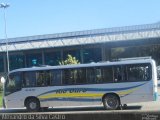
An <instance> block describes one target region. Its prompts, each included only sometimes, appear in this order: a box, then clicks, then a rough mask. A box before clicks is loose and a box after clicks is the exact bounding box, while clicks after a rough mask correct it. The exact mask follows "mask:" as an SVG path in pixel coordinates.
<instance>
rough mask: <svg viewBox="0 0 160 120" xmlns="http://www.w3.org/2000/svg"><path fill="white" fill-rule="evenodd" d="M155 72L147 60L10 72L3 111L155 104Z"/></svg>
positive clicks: (6, 82)
mask: <svg viewBox="0 0 160 120" xmlns="http://www.w3.org/2000/svg"><path fill="white" fill-rule="evenodd" d="M157 99H158V95H157V71H156V63H155V61H154V60H153V59H151V58H145V57H143V58H134V59H133V58H132V59H120V60H118V61H111V62H109V61H106V62H98V63H89V64H76V65H60V66H41V67H31V68H21V69H16V70H13V71H10V72H9V74H8V78H7V79H6V81H5V84H4V104H5V107H6V108H24V107H26V109H27V110H28V111H32V112H35V111H39V110H41V109H42V108H49V107H52V108H54V107H64V108H65V107H67V106H70V107H71V106H73V107H83V106H95V105H97V106H104V108H105V109H107V110H115V109H118V108H119V107H120V106H121V105H124V104H128V103H138V102H147V101H156V100H157Z"/></svg>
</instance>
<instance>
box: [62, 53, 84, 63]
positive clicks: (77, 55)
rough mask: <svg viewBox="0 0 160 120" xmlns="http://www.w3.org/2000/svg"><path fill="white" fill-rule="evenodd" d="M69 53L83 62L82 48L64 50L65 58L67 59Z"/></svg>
mask: <svg viewBox="0 0 160 120" xmlns="http://www.w3.org/2000/svg"><path fill="white" fill-rule="evenodd" d="M68 54H69V55H71V56H73V57H75V58H76V59H77V60H78V61H79V62H81V57H80V50H64V51H63V60H65V59H66V58H67V56H68Z"/></svg>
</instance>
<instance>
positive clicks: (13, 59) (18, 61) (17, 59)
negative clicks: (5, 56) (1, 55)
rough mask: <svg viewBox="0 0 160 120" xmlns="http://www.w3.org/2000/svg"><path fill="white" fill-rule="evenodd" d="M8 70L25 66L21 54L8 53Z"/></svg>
mask: <svg viewBox="0 0 160 120" xmlns="http://www.w3.org/2000/svg"><path fill="white" fill-rule="evenodd" d="M9 64H10V66H9V67H10V70H14V69H18V68H23V67H25V62H24V56H23V55H10V56H9Z"/></svg>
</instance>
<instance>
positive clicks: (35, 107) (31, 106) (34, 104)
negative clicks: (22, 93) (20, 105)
mask: <svg viewBox="0 0 160 120" xmlns="http://www.w3.org/2000/svg"><path fill="white" fill-rule="evenodd" d="M26 108H27V110H28V111H29V112H37V111H39V110H40V102H39V100H38V99H35V98H30V99H28V100H27V102H26Z"/></svg>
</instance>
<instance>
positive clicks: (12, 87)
mask: <svg viewBox="0 0 160 120" xmlns="http://www.w3.org/2000/svg"><path fill="white" fill-rule="evenodd" d="M20 89H21V76H20V73H11V74H9V76H8V78H7V81H6V84H5V95H9V94H11V93H13V92H16V91H18V90H20Z"/></svg>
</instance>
